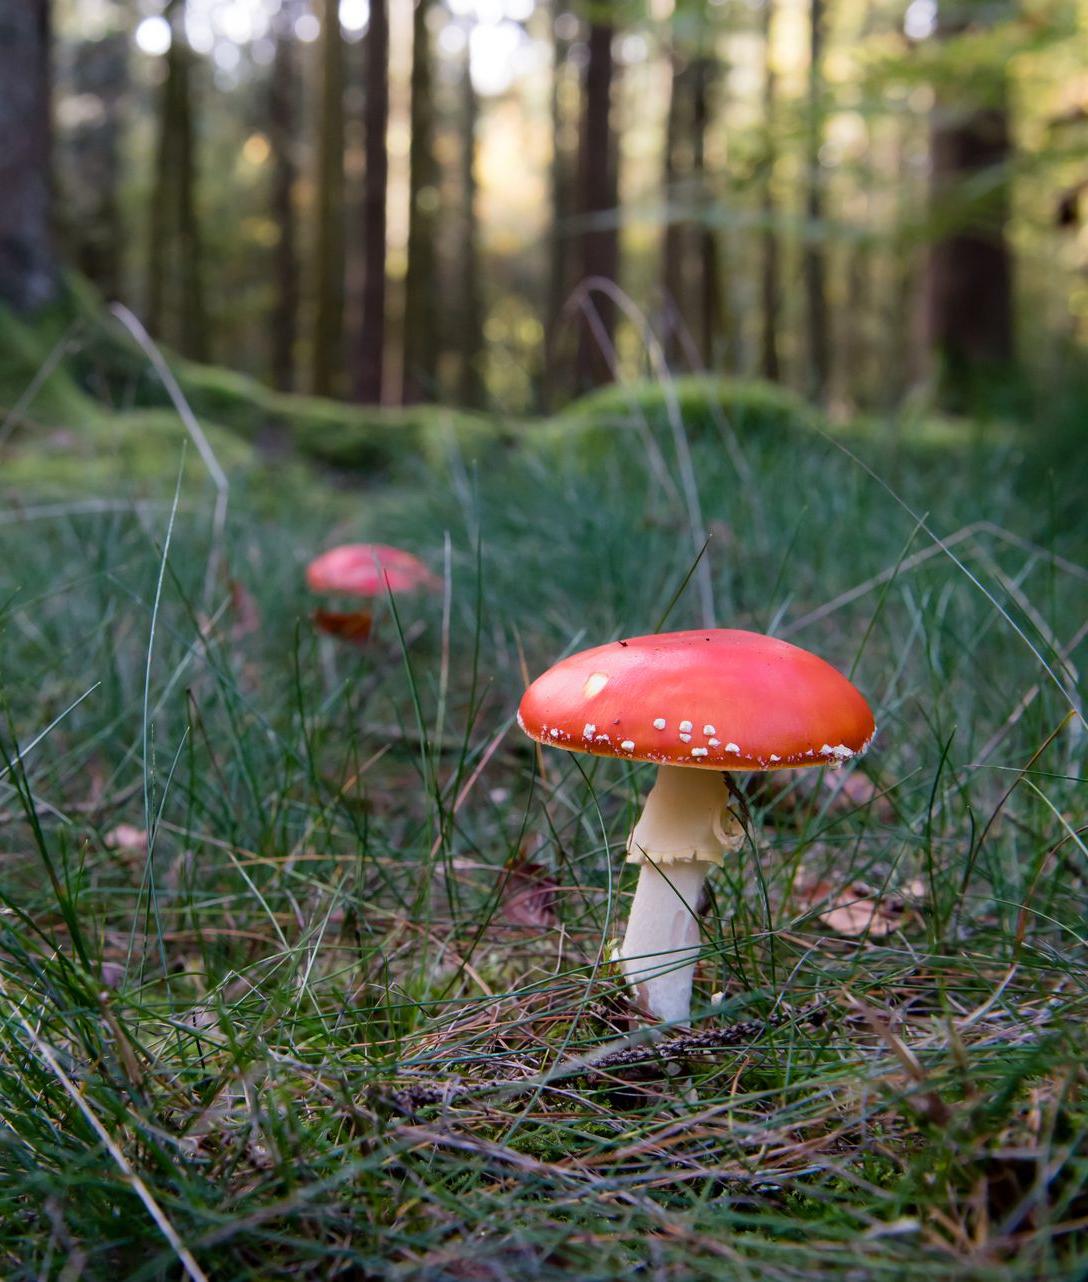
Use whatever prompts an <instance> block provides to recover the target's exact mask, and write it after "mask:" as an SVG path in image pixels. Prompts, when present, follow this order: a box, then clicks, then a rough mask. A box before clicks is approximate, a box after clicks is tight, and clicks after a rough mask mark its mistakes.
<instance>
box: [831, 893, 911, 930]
mask: <svg viewBox="0 0 1088 1282" xmlns="http://www.w3.org/2000/svg"><path fill="white" fill-rule="evenodd" d="M903 912H904V909H903V905H902V904H901V903H899V902H898V901H897V900H888V899H869V898H868V897H867V896H865V895H861V896H858V895H856V894H855V893H854V892H853V891H848V892H847V893H846V894H845V895H843V896H841V897H840V898H839V899H838V900H837V902H836V903H835V905H834V907H832V908H830V909H828V911H827V912H824V913H821V914H820V921H822V922H823V923H824V925H825V926H828V927H829V928H830V929H831V930H833V931H835V932H836V933H837V934H839V935H849V936H850V937H851V938H855V939H856V938H858V937H859V936H861V935H868V936H869V938H870V939H883V938H884V936H885V935H890V934H891V933H892V931H893V930H898V929H899V927H900V926H901V925H902V924H903Z"/></svg>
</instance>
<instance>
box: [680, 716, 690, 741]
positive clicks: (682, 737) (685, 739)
mask: <svg viewBox="0 0 1088 1282" xmlns="http://www.w3.org/2000/svg"><path fill="white" fill-rule="evenodd" d="M688 725H691V722H690V721H689V722H688ZM680 738H681V739H682V740H683V741H684V743H691V735H689V734H682V735H681V736H680Z"/></svg>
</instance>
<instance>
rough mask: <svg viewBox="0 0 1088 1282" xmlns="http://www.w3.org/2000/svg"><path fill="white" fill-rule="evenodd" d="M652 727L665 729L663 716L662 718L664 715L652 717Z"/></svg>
mask: <svg viewBox="0 0 1088 1282" xmlns="http://www.w3.org/2000/svg"><path fill="white" fill-rule="evenodd" d="M654 729H655V730H664V729H665V718H664V717H654Z"/></svg>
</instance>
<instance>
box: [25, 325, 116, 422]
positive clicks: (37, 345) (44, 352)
mask: <svg viewBox="0 0 1088 1282" xmlns="http://www.w3.org/2000/svg"><path fill="white" fill-rule="evenodd" d="M72 319H73V318H72V316H71V313H70V312H69V310H68V309H67V307H65V306H63V305H58V306H57V307H53V308H49V309H48V310H47V311H46V312H44V313H42V314H40V315H39V316H37V317H36V318H35V321H34V324H33V325H29V324H27V323H25V322H24V321H22V320H20V319H19V318H18V317H17V316H15V315H14V313H12V312H10V311H8V310H7V309H6V308H3V307H0V421H2V420H3V419H4V418H5V417H6V416H7V414H8V412H9V411H10V410H12V409H13V408H14V407H15V406H16V405H17V404H18V403H19V402H20V400H22V398H23V397H24V396H25V395H26V393H27V392H28V391H29V389H30V388H31V384H32V383H33V382H34V380H35V379H36V378H39V376H41V375H42V374H43V373H44V371H45V370H46V367H47V364H48V362H49V357H50V353H51V352H52V351H53V349H54V348H55V346H56V345H57V343H59V342H60V341H61V339H62V338H63V337H64V336H65V334H66V333H67V332H68V330H69V329H70V328H71V325H72ZM23 415H25V418H24V419H23V421H24V422H26V423H29V424H40V425H43V426H45V427H59V426H70V425H73V424H78V423H84V422H87V421H88V420H90V419H92V418H100V417H101V411H100V409H99V408H98V406H96V404H95V402H94V401H93V400H92V399H91V397H89V396H87V395H86V394H85V393H84V392H83V391H81V389H80V388H79V386H78V385H77V383H76V381H75V379H74V378H73V377H72V374H71V372H70V368H69V363H68V361H67V360H61V361H59V362H58V363H57V365H56V368H54V369H53V370H51V371H50V372H49V373H48V374H46V375H45V377H44V378H42V380H41V383H40V384H39V386H38V387H37V388H36V389H35V391H34V393H33V396H32V398H31V399H29V400H28V401H27V403H26V404H25V406H24V407H23ZM20 417H23V416H20Z"/></svg>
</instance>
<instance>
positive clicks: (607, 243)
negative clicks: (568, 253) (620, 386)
mask: <svg viewBox="0 0 1088 1282" xmlns="http://www.w3.org/2000/svg"><path fill="white" fill-rule="evenodd" d="M595 13H596V14H597V15H598V16H597V18H596V20H595V21H594V22H593V24H592V25H591V27H590V29H589V55H588V58H587V61H586V75H585V91H584V99H583V107H582V137H581V155H580V158H579V163H580V170H581V172H580V182H579V186H580V188H581V190H580V196H581V200H580V203H579V213H580V214H581V217H582V219H583V222H584V224H585V225H584V227H583V229H582V234H581V243H582V263H581V268H582V277H583V279H584V280H585V279H589V278H592V277H597V278H601V279H604V280H609V281H615V280H616V277H617V275H618V269H619V235H618V232H617V228H616V224H615V221H614V220H615V217H616V211H617V205H618V203H619V201H618V183H617V179H618V172H617V171H618V166H617V163H616V159H617V158H616V147H615V137H614V135H613V131H612V40H613V37H614V34H615V29H614V27H613V25H612V23H611V21H605V20H604V19H605V18H607V17H610V15H611V3H610V2H609V3H602V4H600V5H598V6H597V8H596V10H595ZM602 223H611V225H601V224H602ZM588 309H589V312H590V316H593V315H594V314H595V318H596V322H597V323H596V324H590V317H586V318H585V319H583V320H582V323H581V329H580V336H579V344H578V384H579V387H580V388H583V389H584V388H586V387H593V386H596V385H598V384H601V383H607V382H609V381H610V380H611V378H612V366H613V360H614V352H613V348H612V342H613V334H614V332H615V326H616V309H615V306H614V305H613V304H612V303H611V301H609V300H608V299H607V298H604V297H603V296H602V295H600V294H595V295H594V296H593V297H592V298H591V299H590V300H589V302H588Z"/></svg>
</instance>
